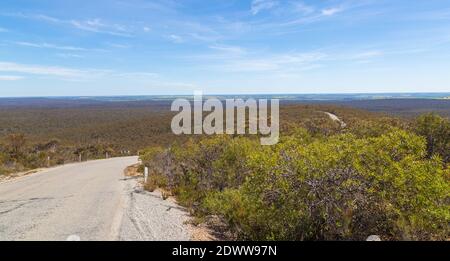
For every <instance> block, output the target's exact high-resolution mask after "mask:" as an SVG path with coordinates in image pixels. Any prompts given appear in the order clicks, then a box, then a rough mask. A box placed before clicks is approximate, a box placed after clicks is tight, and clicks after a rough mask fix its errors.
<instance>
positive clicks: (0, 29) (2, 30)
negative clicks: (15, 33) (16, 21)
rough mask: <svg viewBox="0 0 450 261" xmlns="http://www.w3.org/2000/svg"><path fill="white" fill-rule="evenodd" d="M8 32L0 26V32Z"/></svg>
mask: <svg viewBox="0 0 450 261" xmlns="http://www.w3.org/2000/svg"><path fill="white" fill-rule="evenodd" d="M6 32H9V31H8V29H6V28H3V27H0V33H6Z"/></svg>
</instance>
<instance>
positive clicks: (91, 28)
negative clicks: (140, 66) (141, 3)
mask: <svg viewBox="0 0 450 261" xmlns="http://www.w3.org/2000/svg"><path fill="white" fill-rule="evenodd" d="M2 15H3V16H9V17H16V18H22V19H32V20H38V21H43V22H47V23H53V24H60V25H65V26H71V27H73V28H76V29H79V30H83V31H88V32H92V33H101V34H109V35H114V36H121V37H132V36H133V34H132V30H131V29H130V28H128V27H127V26H124V25H121V24H116V23H108V22H106V21H103V20H102V19H100V18H94V19H86V20H75V19H72V20H67V19H60V18H56V17H52V16H48V15H44V14H25V13H3V14H2Z"/></svg>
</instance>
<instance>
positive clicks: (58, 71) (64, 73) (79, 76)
mask: <svg viewBox="0 0 450 261" xmlns="http://www.w3.org/2000/svg"><path fill="white" fill-rule="evenodd" d="M0 72H9V73H20V74H26V75H34V76H48V77H56V78H57V79H61V80H67V81H89V80H93V79H121V80H149V79H150V80H154V79H155V78H157V77H158V74H156V73H151V72H118V71H115V70H105V69H92V68H88V69H74V68H68V67H62V66H47V65H37V64H19V63H13V62H2V61H0ZM20 77H22V76H20ZM7 79H10V80H13V79H14V78H12V77H10V76H8V77H5V78H4V80H7ZM17 80H18V79H17Z"/></svg>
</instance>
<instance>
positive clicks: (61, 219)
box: [0, 157, 190, 241]
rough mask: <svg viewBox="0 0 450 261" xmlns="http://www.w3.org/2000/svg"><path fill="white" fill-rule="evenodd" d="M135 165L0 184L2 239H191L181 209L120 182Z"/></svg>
mask: <svg viewBox="0 0 450 261" xmlns="http://www.w3.org/2000/svg"><path fill="white" fill-rule="evenodd" d="M137 160H138V158H137V157H124V158H112V159H107V160H96V161H89V162H83V163H76V164H69V165H65V166H59V167H55V168H52V169H47V170H44V171H41V172H39V173H36V174H32V175H28V176H23V177H21V178H17V179H14V180H10V181H7V182H3V183H0V240H51V241H54V240H56V241H61V240H74V241H77V240H82V241H89V240H189V239H190V233H189V231H188V229H187V227H186V225H185V224H184V222H185V221H186V220H187V219H188V215H187V214H186V212H185V211H184V209H182V208H180V207H179V206H177V205H176V203H174V202H171V201H168V200H165V201H164V200H162V199H161V197H160V196H159V195H157V194H155V193H147V192H144V191H142V190H140V189H139V188H138V186H137V182H136V180H133V179H130V178H128V179H126V178H125V177H124V175H123V170H124V169H125V168H126V167H127V166H130V165H133V164H135V163H137Z"/></svg>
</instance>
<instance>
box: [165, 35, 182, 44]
mask: <svg viewBox="0 0 450 261" xmlns="http://www.w3.org/2000/svg"><path fill="white" fill-rule="evenodd" d="M167 39H169V40H170V41H171V42H173V43H183V42H184V38H183V37H182V36H179V35H176V34H171V35H168V36H167Z"/></svg>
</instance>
